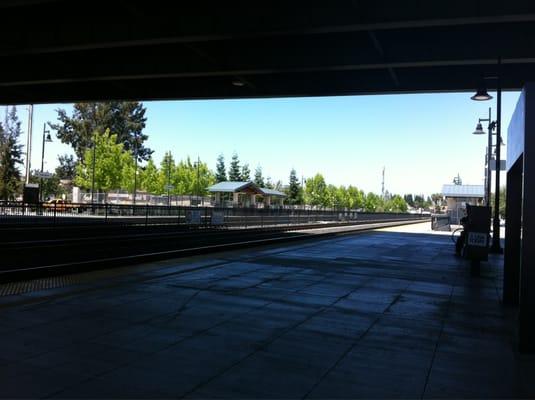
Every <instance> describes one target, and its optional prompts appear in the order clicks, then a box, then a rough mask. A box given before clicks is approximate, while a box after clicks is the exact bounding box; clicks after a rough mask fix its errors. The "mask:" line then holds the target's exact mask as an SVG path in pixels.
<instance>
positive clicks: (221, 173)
mask: <svg viewBox="0 0 535 400" xmlns="http://www.w3.org/2000/svg"><path fill="white" fill-rule="evenodd" d="M215 180H216V182H224V181H226V180H227V172H226V168H225V157H224V156H223V154H220V155H219V156H218V157H217V166H216V173H215Z"/></svg>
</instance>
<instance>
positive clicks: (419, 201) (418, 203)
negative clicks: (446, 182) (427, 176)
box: [413, 194, 425, 208]
mask: <svg viewBox="0 0 535 400" xmlns="http://www.w3.org/2000/svg"><path fill="white" fill-rule="evenodd" d="M413 204H414V207H415V208H425V199H424V195H423V194H422V195H418V194H417V195H415V196H414V203H413Z"/></svg>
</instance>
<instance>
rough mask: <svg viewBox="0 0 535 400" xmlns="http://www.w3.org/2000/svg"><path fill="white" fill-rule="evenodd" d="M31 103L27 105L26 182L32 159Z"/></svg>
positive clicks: (28, 178) (28, 177) (28, 180)
mask: <svg viewBox="0 0 535 400" xmlns="http://www.w3.org/2000/svg"><path fill="white" fill-rule="evenodd" d="M32 128H33V104H30V105H29V106H28V134H27V136H26V184H28V183H30V171H31V170H30V169H31V164H32V162H31V160H32Z"/></svg>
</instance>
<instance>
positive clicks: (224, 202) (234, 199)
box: [208, 181, 286, 208]
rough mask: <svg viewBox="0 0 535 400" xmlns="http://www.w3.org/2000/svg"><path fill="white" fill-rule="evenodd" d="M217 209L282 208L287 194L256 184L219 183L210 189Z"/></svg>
mask: <svg viewBox="0 0 535 400" xmlns="http://www.w3.org/2000/svg"><path fill="white" fill-rule="evenodd" d="M208 192H210V193H211V194H213V195H214V200H215V201H214V205H215V206H216V207H259V208H262V207H282V205H283V203H284V198H285V197H286V194H284V193H283V192H280V191H278V190H275V189H267V188H261V187H259V186H258V185H256V184H255V183H254V182H233V181H225V182H219V183H216V184H215V185H212V186H210V187H209V188H208Z"/></svg>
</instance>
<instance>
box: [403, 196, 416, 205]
mask: <svg viewBox="0 0 535 400" xmlns="http://www.w3.org/2000/svg"><path fill="white" fill-rule="evenodd" d="M403 199H404V200H405V202H406V203H407V204H408V205H409V206H411V207H414V198H413V197H412V194H406V195H404V196H403Z"/></svg>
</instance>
